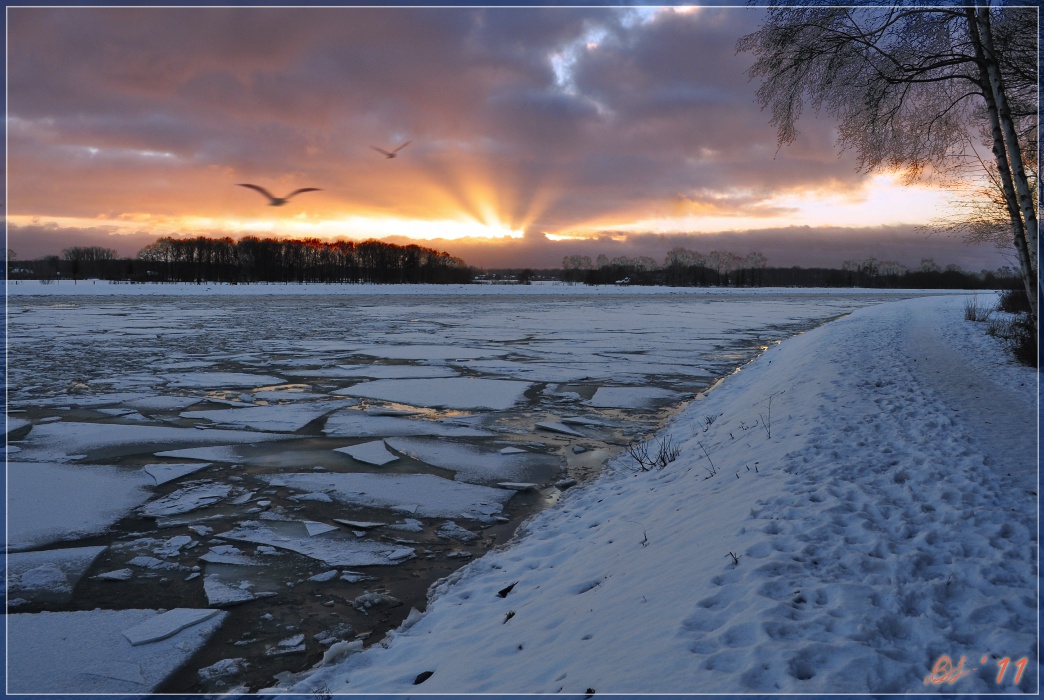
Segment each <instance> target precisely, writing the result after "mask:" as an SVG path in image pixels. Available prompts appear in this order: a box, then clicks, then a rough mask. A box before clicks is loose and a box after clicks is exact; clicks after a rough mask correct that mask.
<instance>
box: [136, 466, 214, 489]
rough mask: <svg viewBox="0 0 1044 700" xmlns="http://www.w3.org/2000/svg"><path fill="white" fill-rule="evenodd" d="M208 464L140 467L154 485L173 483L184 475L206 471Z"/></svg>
mask: <svg viewBox="0 0 1044 700" xmlns="http://www.w3.org/2000/svg"><path fill="white" fill-rule="evenodd" d="M209 466H210V464H209V463H204V464H198V463H191V464H146V465H145V466H144V467H142V471H144V472H145V473H146V474H148V475H149V476H151V477H152V478H153V479H154V480H155V481H156V485H157V486H159V485H160V484H165V483H167V482H168V481H174V480H175V479H180V478H181V477H183V476H185V475H186V474H192V473H193V472H198V471H199V470H200V469H206V468H207V467H209Z"/></svg>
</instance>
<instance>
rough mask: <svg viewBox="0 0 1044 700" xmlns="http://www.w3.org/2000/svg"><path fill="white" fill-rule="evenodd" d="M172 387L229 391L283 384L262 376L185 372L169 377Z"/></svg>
mask: <svg viewBox="0 0 1044 700" xmlns="http://www.w3.org/2000/svg"><path fill="white" fill-rule="evenodd" d="M168 382H169V383H170V385H171V386H172V387H177V388H179V389H227V388H258V387H264V386H271V385H273V384H282V383H283V380H282V379H281V378H279V377H269V376H265V375H261V374H245V373H242V372H185V373H184V374H174V375H170V376H169V377H168Z"/></svg>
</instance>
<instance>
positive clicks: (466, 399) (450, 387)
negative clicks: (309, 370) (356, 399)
mask: <svg viewBox="0 0 1044 700" xmlns="http://www.w3.org/2000/svg"><path fill="white" fill-rule="evenodd" d="M529 387H530V384H529V382H519V381H513V380H507V379H479V378H476V377H454V378H447V379H378V380H375V381H372V382H363V383H362V384H356V385H355V386H352V387H349V388H347V389H345V390H344V392H343V393H345V394H347V395H349V396H362V397H366V398H371V399H382V400H384V401H395V402H397V403H405V404H410V405H412V406H429V407H438V408H467V409H491V410H505V409H508V408H511V407H512V406H514V405H515V404H516V403H518V402H519V401H521V400H522V397H523V395H524V394H525V391H526V389H528V388H529Z"/></svg>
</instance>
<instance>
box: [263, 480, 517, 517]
mask: <svg viewBox="0 0 1044 700" xmlns="http://www.w3.org/2000/svg"><path fill="white" fill-rule="evenodd" d="M261 478H263V479H266V480H267V481H269V482H270V483H272V484H273V485H280V484H281V485H285V486H288V487H290V488H292V489H296V490H300V491H304V492H305V493H315V492H323V493H326V494H327V495H329V496H330V497H331V498H332V499H334V500H335V501H338V502H340V503H349V504H355V505H364V506H372V507H376V508H389V509H391V510H397V511H400V512H405V513H409V514H412V515H417V516H419V517H422V518H467V519H470V520H479V521H482V522H489V521H491V520H493V518H494V516H495V515H497V514H499V513H500V512H501V511H502V510H503V506H504V503H506V502H507V501H508V500H509V499H510V498H511V497H512V496H513V495H514V492H513V491H507V490H505V489H496V488H490V487H488V486H477V485H474V484H465V483H461V482H459V481H450V480H449V479H443V478H442V477H438V476H434V475H431V474H319V473H311V474H280V475H278V476H277V475H271V476H267V475H265V476H261Z"/></svg>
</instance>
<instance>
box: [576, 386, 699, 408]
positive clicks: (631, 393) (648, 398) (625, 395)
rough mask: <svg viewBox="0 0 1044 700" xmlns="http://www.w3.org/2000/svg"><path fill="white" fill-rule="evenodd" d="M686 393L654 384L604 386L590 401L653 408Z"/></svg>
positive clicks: (626, 406) (614, 406)
mask: <svg viewBox="0 0 1044 700" xmlns="http://www.w3.org/2000/svg"><path fill="white" fill-rule="evenodd" d="M685 396H686V395H685V394H683V393H681V392H678V391H671V390H669V389H660V388H659V387H654V386H603V387H599V388H598V391H596V392H595V394H594V396H592V397H591V400H590V401H589V402H588V403H589V404H590V405H592V406H596V407H598V408H652V407H654V406H659V405H661V404H664V403H668V402H671V401H680V400H682V399H683V398H685Z"/></svg>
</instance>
